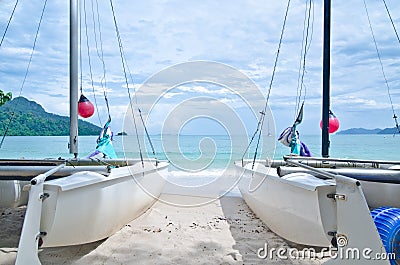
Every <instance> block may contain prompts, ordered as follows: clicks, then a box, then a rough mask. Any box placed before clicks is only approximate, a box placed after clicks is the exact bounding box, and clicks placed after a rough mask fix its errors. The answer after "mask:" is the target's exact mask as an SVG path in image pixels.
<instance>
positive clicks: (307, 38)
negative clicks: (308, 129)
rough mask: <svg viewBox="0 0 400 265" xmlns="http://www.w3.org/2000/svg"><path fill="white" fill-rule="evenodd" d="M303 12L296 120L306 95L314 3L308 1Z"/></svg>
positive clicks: (311, 0) (310, 0)
mask: <svg viewBox="0 0 400 265" xmlns="http://www.w3.org/2000/svg"><path fill="white" fill-rule="evenodd" d="M307 7H308V8H307ZM305 10H306V11H305V15H304V28H303V40H302V43H303V45H302V48H301V59H300V66H299V77H298V80H297V97H296V106H295V111H294V119H296V116H297V114H298V112H299V109H300V103H301V101H303V104H304V101H305V98H306V95H307V87H306V85H305V84H304V76H305V73H306V58H307V53H308V51H309V50H310V47H311V41H312V36H313V32H314V27H313V25H314V3H313V0H309V3H308V4H306V9H305ZM311 11H313V12H312V13H311ZM311 15H312V23H311V25H312V27H311V32H310V21H311ZM303 87H304V95H303V96H302V94H303ZM302 98H303V100H302ZM294 119H293V120H294Z"/></svg>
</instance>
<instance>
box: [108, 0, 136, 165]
mask: <svg viewBox="0 0 400 265" xmlns="http://www.w3.org/2000/svg"><path fill="white" fill-rule="evenodd" d="M110 5H111V11H112V14H113V19H114V26H115V31H116V34H117V39H118V46H119V53H120V58H121V63H122V68H123V70H124V76H125V84H126V88H127V89H128V91H129V83H128V77H127V74H126V65H125V60H124V55H123V54H124V53H123V46H122V40H121V36H120V34H119V29H118V24H117V19H116V17H115V12H114V5H113V2H112V0H110ZM129 102H130V104H131V98H130V95H129ZM130 106H131V114H132V119H133V124H134V126H135V132H136V140H137V144H138V148H139V153H140V161H141V162H142V167H144V161H143V154H142V147H141V144H140V140H139V134H138V128H137V124H136V119H135V113H134V110H133V108H132V105H130Z"/></svg>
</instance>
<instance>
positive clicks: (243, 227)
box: [0, 195, 321, 264]
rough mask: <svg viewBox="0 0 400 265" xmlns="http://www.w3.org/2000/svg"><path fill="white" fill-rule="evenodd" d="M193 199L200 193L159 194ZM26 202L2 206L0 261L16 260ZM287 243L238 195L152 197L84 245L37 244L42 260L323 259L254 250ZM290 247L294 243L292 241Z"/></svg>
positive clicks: (278, 261) (274, 261) (217, 261)
mask: <svg viewBox="0 0 400 265" xmlns="http://www.w3.org/2000/svg"><path fill="white" fill-rule="evenodd" d="M162 198H163V199H165V200H167V201H169V200H174V201H176V200H182V202H188V201H190V202H193V201H195V200H198V199H199V198H196V197H192V196H182V195H179V196H178V195H163V197H162ZM24 211H25V209H24V208H18V209H0V264H14V262H15V258H16V252H17V246H18V240H19V234H20V230H21V227H22V222H23V215H24ZM265 243H267V244H268V247H270V248H279V247H284V248H288V247H289V246H288V244H287V243H286V242H285V241H284V240H283V239H281V238H279V237H278V236H276V235H275V234H274V233H272V232H271V231H269V230H268V229H267V228H266V227H265V225H264V224H263V223H262V222H261V221H260V220H259V219H258V218H256V217H255V216H254V215H253V213H252V212H251V211H250V209H249V208H248V207H247V205H246V204H245V202H244V201H243V199H242V198H240V197H222V198H221V199H219V200H217V201H214V202H212V203H209V204H206V205H204V206H201V207H176V206H170V205H167V204H165V203H162V202H156V203H155V204H154V205H153V207H152V208H151V209H150V210H148V211H147V212H146V213H145V214H143V215H142V216H140V217H139V218H137V219H136V220H134V221H132V222H131V223H129V224H128V225H126V226H125V227H124V228H123V229H122V230H120V231H119V232H117V233H116V234H114V235H113V236H111V237H110V238H108V239H106V240H103V241H100V242H95V243H91V244H86V245H80V246H71V247H60V248H47V249H41V250H40V254H39V258H40V260H41V261H42V263H43V264H320V263H321V260H307V259H299V260H290V259H288V260H282V259H278V258H277V257H276V256H275V257H274V258H272V259H269V258H267V259H261V258H259V257H258V256H257V250H258V249H259V248H261V247H263V246H264V245H265ZM291 247H293V245H292V246H291Z"/></svg>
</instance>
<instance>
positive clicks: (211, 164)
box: [0, 135, 400, 194]
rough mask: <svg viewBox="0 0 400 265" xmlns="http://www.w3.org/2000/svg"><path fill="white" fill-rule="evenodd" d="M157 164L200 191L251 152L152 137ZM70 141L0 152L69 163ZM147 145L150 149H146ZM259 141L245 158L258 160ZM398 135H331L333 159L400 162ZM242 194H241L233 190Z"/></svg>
mask: <svg viewBox="0 0 400 265" xmlns="http://www.w3.org/2000/svg"><path fill="white" fill-rule="evenodd" d="M96 138H97V137H96V136H82V137H80V138H79V153H80V155H79V156H80V157H87V156H88V155H90V154H91V153H92V152H93V151H94V149H95V147H96ZM151 138H152V142H153V146H154V148H155V150H156V156H157V158H158V159H167V160H169V161H170V163H171V166H170V174H169V179H168V180H169V181H171V182H173V183H174V184H176V185H181V186H185V187H188V186H189V187H196V186H201V185H206V184H209V183H212V182H213V181H214V180H216V179H217V178H219V177H221V175H225V176H226V175H229V174H233V162H234V161H236V160H240V159H241V158H242V157H243V153H244V151H245V149H246V147H247V143H248V140H249V139H247V138H246V137H240V136H232V137H229V136H228V135H217V136H215V135H203V136H201V135H196V136H193V135H181V136H173V135H167V136H162V137H161V136H159V135H156V136H152V137H151ZM320 139H321V138H320V136H319V135H316V136H310V135H308V136H307V135H303V136H302V137H301V140H302V141H303V142H304V143H306V144H307V146H308V147H309V149H310V150H311V152H312V154H313V155H314V156H319V155H320V152H321V151H320V150H321V140H320ZM68 140H69V138H68V137H66V136H50V137H49V136H12V137H11V136H10V137H6V138H5V141H4V143H3V146H2V147H1V148H0V158H1V159H7V158H58V157H62V158H70V157H71V155H70V154H69V152H68ZM139 141H140V142H141V143H142V144H141V149H142V151H143V152H144V156H145V157H146V156H148V157H154V156H153V155H152V152H151V148H150V145H149V144H148V142H146V140H145V138H143V137H139ZM143 142H146V144H143ZM113 144H114V147H115V150H116V152H117V155H118V156H119V157H121V158H123V157H128V158H137V157H139V152H138V149H139V148H138V145H137V138H136V137H134V136H126V137H120V136H116V137H114V141H113ZM255 146H256V142H254V143H253V145H252V146H251V147H250V149H249V152H248V153H247V154H246V156H245V158H252V157H253V156H254V150H255ZM259 146H260V147H261V149H262V148H264V150H263V151H262V150H258V154H259V156H258V158H266V157H269V158H275V159H279V158H282V156H283V155H287V154H288V153H289V148H288V147H286V146H284V145H282V144H280V143H278V142H277V141H276V140H275V138H274V137H270V139H267V140H266V141H265V142H264V143H261V144H260V145H259ZM399 146H400V135H396V136H393V135H331V147H330V156H331V157H340V158H358V159H375V160H400V154H399ZM233 193H234V194H235V193H238V191H237V190H236V191H233Z"/></svg>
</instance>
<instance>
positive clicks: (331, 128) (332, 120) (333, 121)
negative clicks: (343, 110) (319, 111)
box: [319, 111, 340, 133]
mask: <svg viewBox="0 0 400 265" xmlns="http://www.w3.org/2000/svg"><path fill="white" fill-rule="evenodd" d="M328 123H329V125H328V132H329V133H334V132H336V131H337V130H338V129H339V126H340V124H339V119H338V118H336V116H335V114H333V113H332V112H331V111H330V112H329V121H328ZM319 127H320V128H321V129H322V121H321V122H320V123H319Z"/></svg>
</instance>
